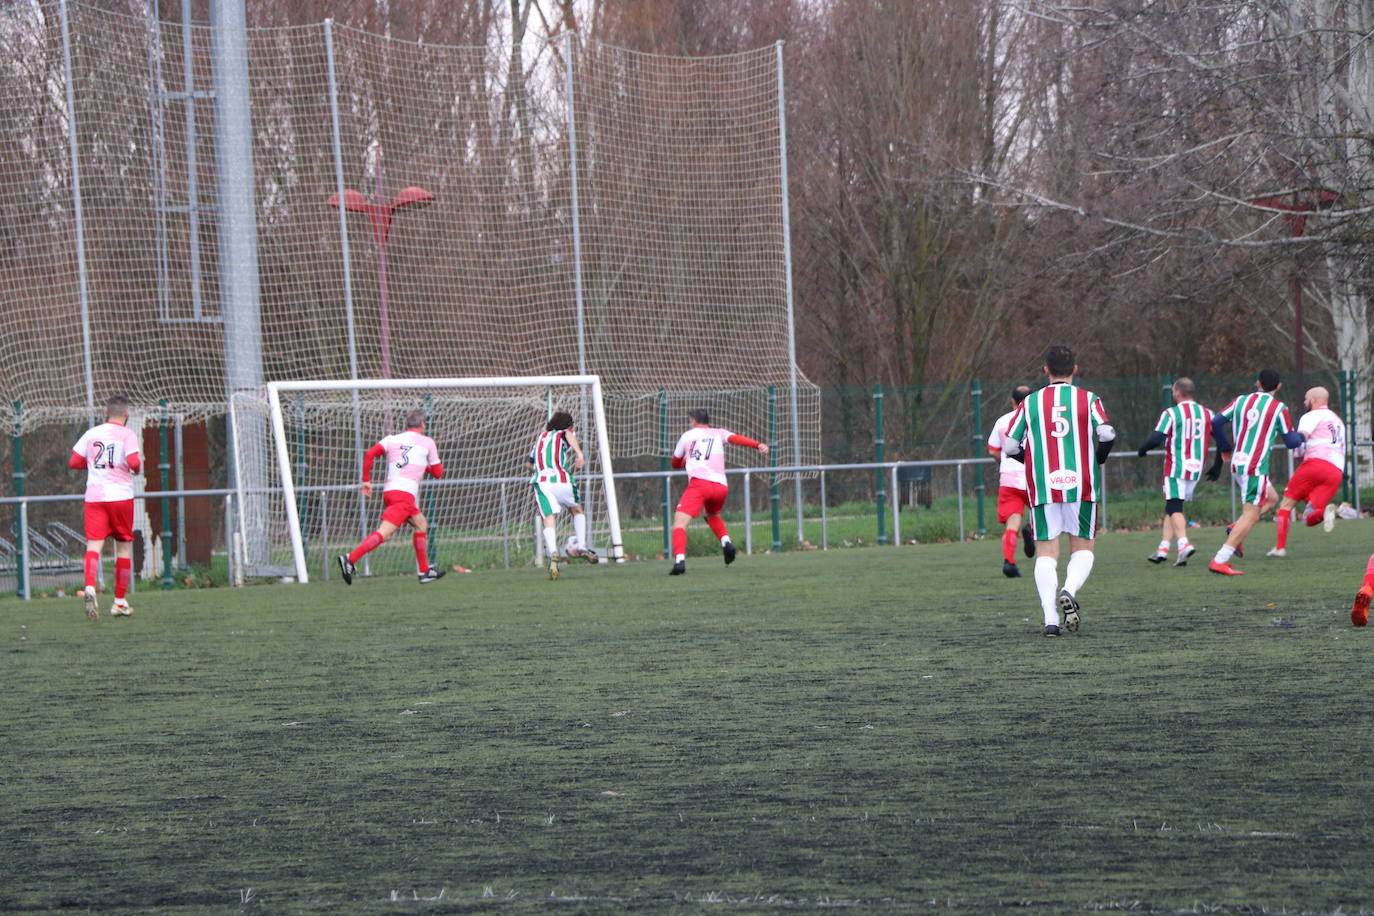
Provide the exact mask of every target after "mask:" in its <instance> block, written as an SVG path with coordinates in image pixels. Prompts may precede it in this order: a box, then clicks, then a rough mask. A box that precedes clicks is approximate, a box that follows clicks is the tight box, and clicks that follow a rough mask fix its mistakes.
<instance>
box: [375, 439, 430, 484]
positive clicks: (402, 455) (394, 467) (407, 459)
mask: <svg viewBox="0 0 1374 916" xmlns="http://www.w3.org/2000/svg"><path fill="white" fill-rule="evenodd" d="M377 444H378V445H380V446H381V447H382V448H383V449H384V450H385V452H386V486H384V487H383V488H382V490H383V491H386V490H404V491H405V492H407V493H409V494H410V495H412V496H418V495H419V494H420V481H421V480H422V479H424V476H425V471H426V470H428V469H429V467H430V466H431V465H436V464H439V463H440V461H439V449H438V448H437V447H435V445H434V440H433V439H431V438H430V437H429V436H426V435H425V434H424V433H417V432H416V431H415V430H413V429H408V430H406V431H405V432H403V433H397V434H396V435H394V436H387V437H385V438H384V439H382V441H380V442H378V443H377Z"/></svg>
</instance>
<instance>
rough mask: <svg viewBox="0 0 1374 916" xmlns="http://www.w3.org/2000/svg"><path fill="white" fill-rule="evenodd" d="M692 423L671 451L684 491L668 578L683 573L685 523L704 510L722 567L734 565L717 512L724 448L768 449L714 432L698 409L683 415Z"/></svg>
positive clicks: (721, 501)
mask: <svg viewBox="0 0 1374 916" xmlns="http://www.w3.org/2000/svg"><path fill="white" fill-rule="evenodd" d="M687 416H688V417H690V418H691V420H692V428H691V429H689V430H687V432H685V433H683V434H682V437H681V438H680V439H678V440H677V447H676V448H675V449H673V461H672V464H673V467H674V468H677V469H679V470H681V469H682V468H686V469H687V477H688V482H687V489H686V490H684V491H683V493H682V499H680V500H678V503H677V512H676V514H674V515H673V568H672V569H671V570H669V571H668V575H670V576H680V575H682V574H683V573H685V572H686V571H687V523H688V522H690V521H691V520H692V519H694V518H696V517H697V516H698V515H700V514H701V511H702V509H705V510H706V524H707V525H708V526H710V528H711V531H712V533H714V534H715V536H716V537H718V538H720V546H721V550H722V552H724V554H725V565H726V566H729V565H730V564H731V563H733V562H735V552H736V551H735V545H734V544H732V543H731V542H730V531H729V529H727V528H726V527H725V520H724V519H722V518H721V517H720V510H721V509H722V508H723V507H724V506H725V497H726V495H727V494H728V493H729V481H728V480H727V478H726V476H725V444H726V443H727V442H728V443H730V444H731V445H742V446H744V447H745V448H753V449H758V450H759V452H761V453H762V454H764V455H766V454H768V446H767V445H766V444H764V443H762V442H755V441H754V440H753V439H750V438H747V437H745V436H737V435H735V434H734V433H732V432H730V431H728V430H724V429H717V428H716V427H713V426H712V425H711V415H710V414H709V413H707V412H706V411H705V410H702V409H701V408H697V409H696V410H693V411H690V412H689V413H688V414H687Z"/></svg>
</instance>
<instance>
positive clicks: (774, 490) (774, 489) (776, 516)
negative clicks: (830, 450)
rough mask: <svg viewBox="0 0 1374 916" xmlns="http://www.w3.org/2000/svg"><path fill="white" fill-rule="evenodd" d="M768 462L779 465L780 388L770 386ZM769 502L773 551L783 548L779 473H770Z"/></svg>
mask: <svg viewBox="0 0 1374 916" xmlns="http://www.w3.org/2000/svg"><path fill="white" fill-rule="evenodd" d="M768 463H769V464H770V465H771V466H773V467H777V466H778V389H777V388H776V387H774V386H772V385H769V386H768ZM768 502H769V504H770V505H771V506H772V508H773V552H774V553H777V552H779V551H780V550H782V513H781V511H780V510H781V508H782V495H781V494H780V493H779V492H778V475H777V474H776V473H774V474H769V475H768Z"/></svg>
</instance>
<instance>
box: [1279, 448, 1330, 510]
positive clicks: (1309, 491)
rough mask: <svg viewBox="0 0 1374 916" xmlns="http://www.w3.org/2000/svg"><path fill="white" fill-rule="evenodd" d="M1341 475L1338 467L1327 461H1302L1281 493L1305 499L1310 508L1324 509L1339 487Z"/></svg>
mask: <svg viewBox="0 0 1374 916" xmlns="http://www.w3.org/2000/svg"><path fill="white" fill-rule="evenodd" d="M1342 476H1343V475H1342V474H1341V472H1340V469H1338V468H1337V467H1336V466H1335V465H1334V464H1332V463H1331V462H1329V461H1323V460H1322V459H1320V458H1315V459H1313V460H1312V461H1304V462H1303V463H1302V464H1300V465H1298V469H1297V470H1296V471H1294V472H1293V476H1292V477H1291V478H1290V479H1289V481H1288V486H1287V487H1285V488H1284V491H1283V495H1284V496H1286V497H1288V498H1289V499H1295V500H1298V501H1299V502H1301V501H1302V500H1304V499H1305V500H1307V503H1308V506H1309V507H1310V508H1313V509H1318V510H1320V509H1324V508H1325V507H1326V504H1327V503H1329V502H1331V498H1332V497H1333V496H1335V495H1336V491H1337V490H1339V489H1340V488H1341V477H1342Z"/></svg>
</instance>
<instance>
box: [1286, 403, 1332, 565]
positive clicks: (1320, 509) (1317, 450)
mask: <svg viewBox="0 0 1374 916" xmlns="http://www.w3.org/2000/svg"><path fill="white" fill-rule="evenodd" d="M1330 402H1331V393H1330V392H1329V391H1327V390H1326V389H1325V388H1321V387H1317V388H1309V389H1308V390H1307V394H1305V395H1304V396H1303V406H1304V407H1306V408H1307V413H1305V414H1303V415H1302V419H1301V420H1299V421H1298V432H1299V433H1301V434H1302V435H1303V436H1305V437H1306V438H1305V439H1304V440H1303V444H1302V447H1301V448H1299V449H1298V451H1297V454H1298V456H1299V457H1300V458H1302V464H1300V465H1299V466H1298V470H1297V471H1296V472H1295V473H1294V474H1293V477H1292V479H1291V480H1289V481H1288V486H1287V487H1286V488H1284V491H1283V500H1282V501H1281V502H1280V503H1279V510H1278V511H1277V512H1275V513H1274V527H1275V529H1276V530H1277V535H1276V537H1275V542H1274V549H1273V550H1270V551H1269V553H1268V556H1271V557H1286V556H1288V528H1289V526H1290V525H1291V524H1292V518H1293V509H1294V507H1295V506H1297V504H1298V503H1300V502H1302V501H1303V500H1307V511H1306V512H1304V513H1303V517H1302V520H1303V521H1304V522H1305V523H1306V524H1307V526H1308V527H1309V528H1310V527H1312V526H1314V525H1318V524H1320V525H1321V526H1322V527H1323V528H1324V529H1325V530H1326V531H1328V532H1329V531H1332V530H1333V529H1334V528H1335V527H1336V504H1335V503H1333V502H1332V501H1331V499H1332V497H1334V496H1335V495H1336V491H1337V490H1339V489H1340V488H1341V479H1342V478H1343V477H1344V475H1345V421H1344V420H1342V419H1341V418H1340V415H1339V414H1337V413H1336V412H1335V411H1334V410H1332V409H1331V408H1330V406H1329V404H1330Z"/></svg>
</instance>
